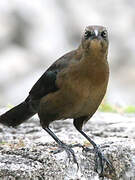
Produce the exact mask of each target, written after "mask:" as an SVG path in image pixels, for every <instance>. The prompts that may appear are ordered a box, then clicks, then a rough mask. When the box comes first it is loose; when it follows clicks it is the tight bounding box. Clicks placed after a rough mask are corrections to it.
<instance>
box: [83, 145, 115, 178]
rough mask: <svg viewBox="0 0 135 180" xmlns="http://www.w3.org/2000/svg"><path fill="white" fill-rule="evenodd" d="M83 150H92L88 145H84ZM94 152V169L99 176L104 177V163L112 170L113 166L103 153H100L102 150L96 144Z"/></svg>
mask: <svg viewBox="0 0 135 180" xmlns="http://www.w3.org/2000/svg"><path fill="white" fill-rule="evenodd" d="M83 150H85V151H86V152H88V151H91V152H93V150H92V149H89V148H88V147H85V148H84V147H83ZM94 153H95V168H94V169H95V171H96V172H97V173H98V174H99V176H100V177H104V167H105V164H106V165H107V167H109V168H110V169H111V170H112V171H114V168H113V166H112V164H111V163H110V161H109V160H108V159H107V158H106V157H105V156H104V154H103V153H102V151H101V150H100V148H99V147H98V146H96V147H95V148H94Z"/></svg>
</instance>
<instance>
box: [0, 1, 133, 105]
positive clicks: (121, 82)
mask: <svg viewBox="0 0 135 180" xmlns="http://www.w3.org/2000/svg"><path fill="white" fill-rule="evenodd" d="M92 24H97V25H104V26H106V27H107V29H108V31H109V39H110V47H109V58H108V59H109V64H110V69H111V74H110V81H109V87H108V91H107V95H106V101H107V102H108V103H109V104H111V105H112V106H117V107H121V106H122V107H124V106H129V105H133V106H134V104H135V98H134V97H135V1H134V0H119V1H118V0H102V1H98V0H66V1H64V0H3V1H0V107H4V106H7V105H8V104H11V105H15V104H17V103H19V102H20V101H22V100H24V99H25V97H26V96H27V95H28V92H29V91H30V89H31V87H32V85H33V84H34V83H35V82H36V80H38V78H39V77H40V76H41V75H42V73H43V72H44V71H45V70H46V69H47V68H48V66H49V65H51V64H52V62H54V61H55V60H56V59H57V58H59V57H60V56H62V55H63V54H64V53H67V52H68V51H71V50H73V49H75V48H77V47H78V45H79V43H80V39H81V35H82V33H83V31H84V28H85V27H86V26H88V25H92Z"/></svg>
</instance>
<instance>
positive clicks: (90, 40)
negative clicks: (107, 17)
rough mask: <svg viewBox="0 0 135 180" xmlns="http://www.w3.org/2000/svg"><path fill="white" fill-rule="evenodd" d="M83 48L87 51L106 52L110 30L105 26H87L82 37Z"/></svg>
mask: <svg viewBox="0 0 135 180" xmlns="http://www.w3.org/2000/svg"><path fill="white" fill-rule="evenodd" d="M82 48H83V50H84V51H85V52H86V53H92V52H93V51H96V52H102V53H106V52H107V50H108V32H107V30H106V28H105V27H103V26H87V27H86V29H85V32H84V34H83V37H82Z"/></svg>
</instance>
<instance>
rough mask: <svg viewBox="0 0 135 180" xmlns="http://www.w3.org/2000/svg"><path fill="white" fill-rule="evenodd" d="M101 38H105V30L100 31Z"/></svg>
mask: <svg viewBox="0 0 135 180" xmlns="http://www.w3.org/2000/svg"><path fill="white" fill-rule="evenodd" d="M101 36H102V37H103V38H106V37H107V31H106V30H104V31H102V32H101Z"/></svg>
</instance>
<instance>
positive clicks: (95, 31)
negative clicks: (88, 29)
mask: <svg viewBox="0 0 135 180" xmlns="http://www.w3.org/2000/svg"><path fill="white" fill-rule="evenodd" d="M94 33H95V37H98V30H97V29H95V30H94Z"/></svg>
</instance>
